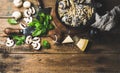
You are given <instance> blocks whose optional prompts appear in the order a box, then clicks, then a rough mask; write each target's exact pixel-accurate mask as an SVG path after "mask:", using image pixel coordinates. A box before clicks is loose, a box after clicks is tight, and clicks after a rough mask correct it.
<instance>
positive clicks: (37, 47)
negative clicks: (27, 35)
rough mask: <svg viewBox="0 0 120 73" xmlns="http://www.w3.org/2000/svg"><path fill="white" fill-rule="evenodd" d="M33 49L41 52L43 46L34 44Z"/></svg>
mask: <svg viewBox="0 0 120 73" xmlns="http://www.w3.org/2000/svg"><path fill="white" fill-rule="evenodd" d="M32 47H33V49H35V50H39V49H40V48H41V44H40V43H32Z"/></svg>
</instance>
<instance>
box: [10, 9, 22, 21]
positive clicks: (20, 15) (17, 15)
mask: <svg viewBox="0 0 120 73" xmlns="http://www.w3.org/2000/svg"><path fill="white" fill-rule="evenodd" d="M12 17H14V18H15V19H16V20H18V19H20V18H21V17H22V14H21V12H20V11H14V12H13V14H12Z"/></svg>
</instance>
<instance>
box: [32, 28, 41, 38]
mask: <svg viewBox="0 0 120 73" xmlns="http://www.w3.org/2000/svg"><path fill="white" fill-rule="evenodd" d="M41 32H42V31H41V30H35V31H34V32H33V33H32V36H34V37H36V36H39V35H41Z"/></svg>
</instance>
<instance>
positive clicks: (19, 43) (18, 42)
mask: <svg viewBox="0 0 120 73" xmlns="http://www.w3.org/2000/svg"><path fill="white" fill-rule="evenodd" d="M22 44H24V42H23V41H17V42H16V45H22Z"/></svg>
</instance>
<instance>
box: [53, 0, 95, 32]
mask: <svg viewBox="0 0 120 73" xmlns="http://www.w3.org/2000/svg"><path fill="white" fill-rule="evenodd" d="M58 4H59V0H56V7H55V12H56V16H57V18H58V20H59V21H60V22H61V23H62V24H63V25H64V26H65V27H66V28H68V29H72V30H75V29H76V30H82V29H86V28H89V27H90V25H91V24H92V23H94V21H95V12H96V8H97V7H96V4H97V3H95V2H94V0H92V3H91V4H89V5H90V6H91V7H93V8H94V13H93V15H92V16H91V18H90V20H88V21H87V23H86V25H80V26H78V27H72V26H69V25H66V24H65V23H64V22H62V20H61V18H60V16H59V14H58Z"/></svg>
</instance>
